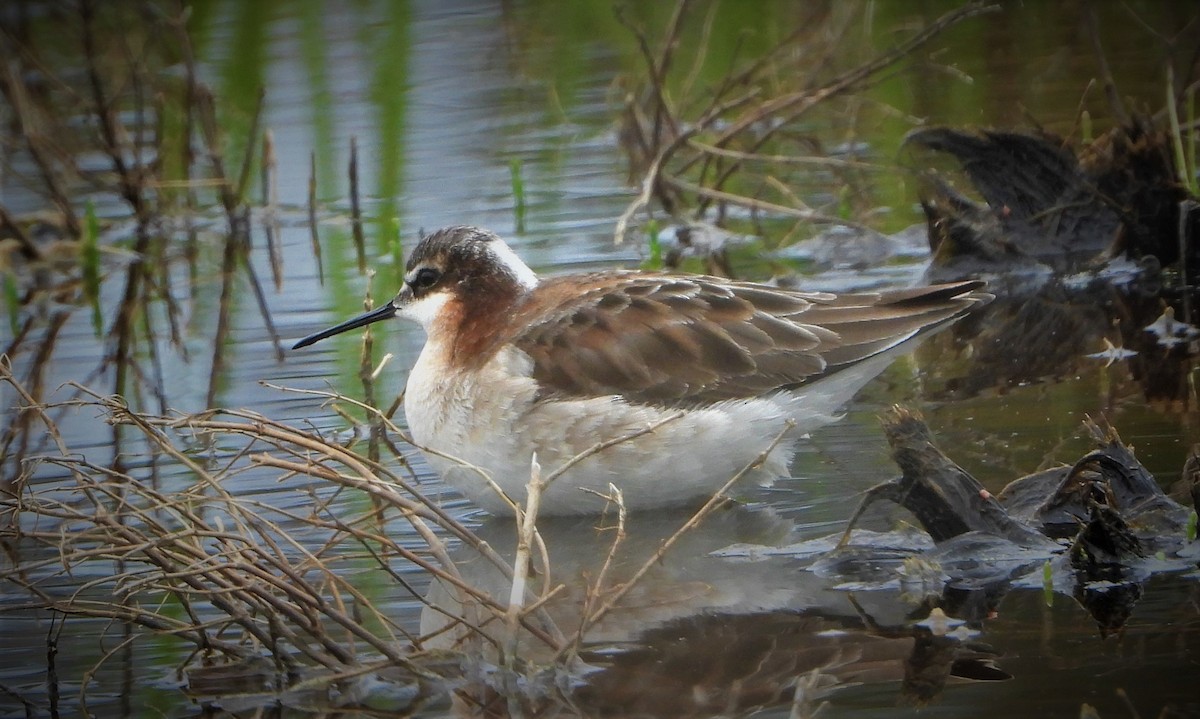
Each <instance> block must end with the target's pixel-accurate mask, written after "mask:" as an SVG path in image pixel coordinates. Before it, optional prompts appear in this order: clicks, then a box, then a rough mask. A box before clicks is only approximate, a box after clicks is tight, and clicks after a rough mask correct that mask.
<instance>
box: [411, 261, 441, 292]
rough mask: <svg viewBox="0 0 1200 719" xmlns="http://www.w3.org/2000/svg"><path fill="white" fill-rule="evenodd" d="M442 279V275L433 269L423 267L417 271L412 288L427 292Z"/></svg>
mask: <svg viewBox="0 0 1200 719" xmlns="http://www.w3.org/2000/svg"><path fill="white" fill-rule="evenodd" d="M441 278H442V273H441V272H438V271H437V270H435V269H433V268H432V267H422V268H421V269H419V270H417V275H416V277H413V280H412V286H413V289H415V290H427V289H429V288H430V287H433V286H434V285H435V284H437V281H438V280H440V279H441Z"/></svg>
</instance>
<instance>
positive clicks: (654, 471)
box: [405, 344, 861, 514]
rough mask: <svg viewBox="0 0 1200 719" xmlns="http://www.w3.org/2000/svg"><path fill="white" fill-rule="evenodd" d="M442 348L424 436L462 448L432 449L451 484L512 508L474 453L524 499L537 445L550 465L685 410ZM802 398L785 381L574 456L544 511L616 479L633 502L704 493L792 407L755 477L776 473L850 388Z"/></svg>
mask: <svg viewBox="0 0 1200 719" xmlns="http://www.w3.org/2000/svg"><path fill="white" fill-rule="evenodd" d="M438 356H439V349H438V348H437V347H431V346H430V345H428V344H427V345H426V347H425V349H424V350H423V351H422V354H421V357H420V358H419V359H418V361H417V363H416V365H414V367H413V370H412V373H411V375H410V376H409V381H408V388H407V390H406V393H405V414H406V416H407V418H408V424H409V428H410V430H411V432H412V435H413V439H414V440H415V441H416V442H417V444H419V445H421V446H422V447H424V448H427V449H430V450H433V451H434V452H436V453H442V454H445V455H449V456H451V457H454V458H457V459H458V460H461V462H460V461H455V460H454V459H449V458H447V457H439V456H436V455H435V454H431V453H428V452H427V453H426V454H427V456H428V458H429V462H430V464H431V465H432V466H433V468H434V469H436V470H437V471H438V472H439V473H440V474H441V476H442V478H443V479H444V480H445V481H446V483H447V484H449V485H451V486H452V487H454V488H455V489H457V490H458V491H460V492H461V493H462V494H464V495H465V496H466V497H467V498H468V499H470V500H471V501H472V502H474V503H475V504H476V505H478V506H479V507H481V508H483V509H485V510H487V511H489V512H491V513H493V514H511V513H512V510H511V508H510V507H509V504H508V503H507V502H506V501H504V499H503V498H502V497H500V496H499V495H498V493H497V492H496V491H495V490H494V489H493V488H491V487H490V486H489V485H488V484H487V482H486V481H484V480H483V479H482V478H481V477H480V475H479V473H478V471H476V470H474V469H470V468H468V467H466V466H464V465H463V462H465V463H468V464H470V465H474V466H475V467H477V468H479V469H482V470H484V471H485V472H487V473H488V475H489V476H490V477H491V478H492V480H493V481H494V482H495V483H496V484H497V485H498V486H499V487H500V488H501V489H502V490H503V491H504V493H505V494H507V496H508V497H509V498H511V499H512V500H514V501H516V502H518V503H523V502H524V501H525V497H526V485H527V483H528V482H529V477H530V462H531V460H532V458H533V455H534V453H535V452H536V453H537V457H538V461H539V463H540V464H541V467H542V476H543V477H545V476H548V475H549V474H550V473H552V472H553V471H554V470H555V469H557V468H558V467H560V466H561V465H562V464H563V463H565V462H567V461H569V460H570V459H571V458H572V457H574V456H576V455H578V454H580V453H582V452H585V451H588V450H589V449H591V448H593V447H594V446H595V445H596V444H598V443H600V442H604V441H607V440H610V439H613V438H616V437H625V436H629V435H631V434H633V433H635V432H637V431H638V430H642V429H644V428H646V427H647V426H649V425H651V424H653V423H656V422H659V421H661V420H663V419H664V418H665V417H667V416H668V415H672V414H674V413H675V411H674V410H670V409H661V408H655V407H648V406H643V405H631V404H628V403H626V402H624V401H623V400H621V399H619V398H617V397H597V398H590V399H569V400H542V401H535V396H536V391H537V387H536V384H535V382H534V381H533V380H532V379H531V378H530V377H529V376H528V373H529V370H530V362H529V360H528V358H527V357H526V356H524V355H523V354H522V353H520V352H519V351H516V350H508V351H506V353H502V354H501V355H499V356H497V357H496V358H495V359H494V360H493V361H492V362H491V363H490V364H489V365H487V366H485V367H484V368H482V369H481V370H479V371H475V372H471V373H447V372H445V371H444V370H443V369H442V368H444V367H445V366H446V365H445V364H444V363H442V362H440V361H436V360H437V358H438ZM858 384H861V383H858ZM854 389H857V385H856V386H855V388H854ZM806 394H807V393H806ZM800 399H801V398H798V397H796V396H795V395H792V394H785V393H781V394H778V395H776V396H774V397H771V398H757V399H750V400H734V401H728V402H722V403H720V404H717V405H714V406H711V407H707V408H703V409H694V410H687V411H684V412H683V414H682V416H680V417H678V418H677V419H673V420H670V421H667V422H666V423H665V424H662V425H661V426H659V427H658V428H657V429H655V430H654V431H653V432H651V433H649V434H645V435H642V436H640V437H637V438H635V439H631V440H629V441H626V442H622V443H619V444H616V445H614V446H612V447H608V448H606V449H604V450H602V451H600V452H598V453H596V454H594V455H592V456H589V457H588V458H586V459H584V460H583V461H581V462H580V463H579V464H577V465H575V466H573V467H572V468H571V469H570V470H568V471H567V472H566V473H565V474H563V475H562V476H561V477H559V478H558V479H557V480H555V481H554V483H553V484H552V485H551V486H550V487H549V488H547V490H546V491H545V493H544V494H543V497H542V503H541V511H542V512H543V513H545V514H598V513H600V512H601V511H603V509H604V505H605V501H606V500H605V499H604V498H603V497H604V496H607V495H609V494H610V493H611V492H610V488H609V485H610V484H611V485H614V486H616V487H617V488H619V489H620V490H621V491H622V493H623V499H624V503H625V506H626V507H627V508H628V509H630V510H632V511H636V510H644V509H652V508H656V507H669V506H678V505H682V504H689V503H698V502H700V501H703V499H705V498H707V497H709V496H711V495H712V494H713V493H715V492H716V491H717V490H718V489H719V488H720V487H721V486H722V485H723V484H724V483H725V482H726V481H728V480H729V479H730V478H731V477H733V476H734V475H735V474H736V473H737V472H739V471H740V470H742V469H743V468H744V467H746V466H747V465H749V464H750V463H752V462H754V461H755V459H756V458H757V457H758V456H759V455H760V454H761V453H762V452H763V451H764V450H766V449H767V448H768V447H769V446H770V444H771V442H772V440H773V439H774V438H775V436H776V435H777V434H778V433H779V432H780V431H781V430H782V429H783V428H784V427H785V426H786V421H787V419H789V418H792V419H794V420H796V421H797V422H798V425H799V426H798V428H797V430H795V431H794V432H793V436H792V437H790V438H789V440H788V441H785V442H783V443H781V444H780V445H779V446H777V447H776V448H775V450H774V451H773V452H772V453H771V455H770V457H769V458H768V461H767V462H766V463H765V464H764V466H763V467H762V468H760V469H759V470H757V471H756V472H754V473H753V476H754V480H755V481H760V482H762V481H769V480H772V479H774V478H775V477H776V476H779V475H781V474H784V473H786V469H787V463H788V461H789V460H790V458H791V455H792V451H793V447H792V444H793V441H794V435H795V434H796V433H799V432H805V431H808V430H811V429H812V428H813V427H814V426H815V425H816V424H823V423H825V422H827V421H829V420H830V419H832V417H831V416H830V413H831V412H832V410H833V409H834V408H836V406H837V404H840V403H841V401H844V399H845V398H842V399H840V400H838V401H837V403H836V404H830V403H825V402H817V403H816V404H815V405H812V403H809V402H806V403H805V409H803V410H802V409H801V404H800V402H799V400H800ZM598 495H599V496H598Z"/></svg>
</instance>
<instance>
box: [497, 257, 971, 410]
mask: <svg viewBox="0 0 1200 719" xmlns="http://www.w3.org/2000/svg"><path fill="white" fill-rule="evenodd" d="M979 285H980V283H958V284H954V285H942V286H936V287H930V288H919V289H915V290H897V291H893V292H883V293H867V294H854V295H840V296H835V295H830V294H825V293H805V292H796V291H791V290H785V289H774V288H770V287H764V286H762V285H757V284H751V283H743V282H730V281H728V280H722V279H717V278H711V277H691V276H674V275H653V274H645V273H633V272H630V273H597V274H592V275H584V276H579V275H576V276H573V277H570V278H563V279H561V280H555V279H550V280H546V281H545V282H543V283H542V284H541V285H539V286H538V288H537V289H536V290H535V291H534V293H533V295H532V296H531V297H530V298H529V300H528V301H527V302H526V303H525V304H524V305H523V306H522V308H521V309H519V310H518V312H517V313H516V314H515V315H514V317H513V318H512V324H511V326H513V327H519V328H522V329H521V330H520V331H519V334H517V335H516V336H515V337H513V338H512V341H513V343H514V344H515V345H516V346H517V347H518V348H520V349H521V350H522V351H524V352H525V353H526V354H527V355H528V356H529V357H530V358H531V359H532V361H533V376H534V379H536V380H537V381H538V382H539V383H540V384H541V386H542V387H543V388H544V393H545V394H546V395H548V396H550V395H558V396H563V395H565V396H589V395H619V396H622V397H625V398H626V399H628V400H630V401H633V402H648V403H669V404H676V403H678V404H686V403H690V402H701V401H713V400H720V399H732V398H739V397H750V396H754V395H758V394H762V393H763V392H768V391H771V390H775V389H781V388H790V387H795V386H797V385H800V384H803V383H804V382H806V381H808V380H811V379H813V378H815V377H817V376H820V375H822V374H825V373H827V372H828V371H830V370H832V369H835V368H836V367H838V366H840V365H844V364H849V363H853V362H855V361H857V360H860V359H862V358H864V357H869V356H871V355H873V354H876V353H878V352H881V351H883V350H885V349H887V348H889V347H891V346H894V345H895V344H897V343H898V342H900V341H903V340H904V339H907V338H908V337H909V336H911V335H912V334H914V333H916V332H917V331H918V330H920V329H922V328H924V327H927V326H930V325H931V324H936V323H937V322H939V321H942V320H945V319H948V318H950V317H953V316H955V315H957V314H959V313H961V312H963V311H964V310H965V309H966V308H967V307H969V306H970V305H971V304H973V303H974V301H975V300H972V299H970V298H969V297H965V295H967V294H968V293H969V292H970V291H971V290H972V289H975V288H976V287H977V286H979Z"/></svg>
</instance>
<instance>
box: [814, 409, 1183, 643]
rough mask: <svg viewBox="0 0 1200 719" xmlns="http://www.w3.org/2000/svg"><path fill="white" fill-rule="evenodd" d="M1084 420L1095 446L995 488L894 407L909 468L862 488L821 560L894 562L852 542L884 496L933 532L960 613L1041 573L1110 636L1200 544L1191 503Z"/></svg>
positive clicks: (844, 565)
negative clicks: (1160, 577)
mask: <svg viewBox="0 0 1200 719" xmlns="http://www.w3.org/2000/svg"><path fill="white" fill-rule="evenodd" d="M1085 426H1086V428H1087V430H1088V431H1089V433H1090V434H1091V436H1092V437H1093V439H1094V440H1095V441H1096V443H1097V449H1095V450H1093V451H1091V452H1089V453H1087V454H1086V455H1085V456H1084V457H1082V458H1081V459H1080V460H1079V461H1078V462H1076V463H1075V465H1074V466H1071V467H1060V468H1056V469H1052V470H1047V471H1043V472H1038V473H1036V474H1032V475H1029V476H1027V477H1023V478H1021V479H1018V480H1016V481H1014V482H1012V483H1011V484H1009V485H1008V486H1007V487H1006V488H1005V489H1004V490H1003V491H1002V492H1001V493H1000V494H999V495H995V496H994V495H992V494H991V493H990V492H988V491H987V490H986V489H985V488H984V487H983V485H982V484H980V483H979V482H978V480H976V479H975V478H974V477H972V476H971V475H970V474H969V473H967V472H966V471H965V470H963V469H962V468H961V467H959V466H958V465H957V464H955V463H954V462H953V461H952V460H950V458H949V457H947V456H946V455H945V454H944V453H943V452H942V451H941V450H940V449H938V447H937V446H936V445H935V444H934V443H933V439H932V435H931V434H930V432H929V429H928V427H927V426H926V425H925V423H924V422H923V421H922V420H921V418H920V417H919V416H917V415H916V414H914V413H912V412H910V411H908V410H905V409H902V408H895V409H894V410H893V411H892V412H891V413H890V414H889V415H888V416H887V417H886V418H885V419H884V429H885V433H886V434H887V437H888V441H889V442H890V443H891V445H892V452H893V458H894V459H895V461H896V463H897V464H898V465H899V466H900V468H901V471H902V475H901V476H900V477H899V478H896V479H893V480H891V481H888V482H885V483H883V484H881V485H879V486H877V487H876V488H874V489H873V490H871V491H869V492H868V493H867V496H866V497H865V498H864V500H863V503H862V506H860V507H859V510H858V511H857V512H856V513H855V515H854V518H852V520H851V523H850V527H848V528H847V530H846V533H845V534H844V535H843V540H842V543H841V545H839V547H838V548H837V549H835V550H833V551H832V552H830V553H829V554H827V555H826V556H824V557H822V558H821V559H820V560H819V561H818V562H817V564H816V565H814V566H815V567H824V568H825V569H824V571H825V572H826V573H828V572H829V569H830V568H831V567H836V568H838V569H840V570H845V571H846V572H847V576H849V575H850V574H851V573H852V574H853V576H855V577H860V578H861V577H862V576H863V575H862V574H861V571H860V568H861V567H862V566H864V565H865V566H866V567H871V566H874V565H875V564H876V563H878V562H880V561H885V562H889V563H892V564H894V563H895V562H896V561H897V558H896V556H895V550H894V549H890V550H889V549H886V548H881V547H879V546H876V545H875V544H874V543H872V544H868V545H866V546H856V545H855V544H853V543H848V542H849V540H850V538H851V537H852V536H857V534H855V535H852V534H851V530H852V529H853V525H854V522H855V521H856V520H857V518H858V517H860V516H861V514H862V512H863V511H864V510H865V509H866V507H867V506H869V505H870V504H872V503H874V502H876V501H878V500H879V499H888V500H891V501H893V502H895V503H897V504H899V505H901V506H903V507H904V508H905V509H907V510H909V511H910V512H912V513H913V515H915V516H916V518H917V519H918V521H919V522H920V524H921V526H922V527H923V529H924V530H925V531H926V532H928V534H929V536H930V537H932V539H933V540H934V542H935V544H936V547H935V548H934V549H933V550H926V551H922V552H918V554H919V556H920V557H922V558H923V559H924V560H925V561H928V562H929V563H930V565H931V566H933V567H936V568H937V571H938V572H940V574H941V577H942V579H943V580H944V588H945V591H944V593H943V597H942V599H941V601H942V603H943V605H956V604H957V605H958V606H956V607H955V609H954V611H955V612H956V616H985V615H986V613H987V612H988V611H989V608H990V607H994V606H995V605H996V603H998V601H999V598H1000V597H1001V596H1003V594H1004V593H1005V592H1007V591H1008V589H1010V588H1011V587H1013V586H1019V585H1024V586H1037V585H1038V575H1039V574H1044V576H1042V577H1041V582H1040V583H1041V584H1042V585H1044V586H1045V587H1047V588H1053V590H1054V591H1063V592H1066V593H1068V594H1070V595H1071V596H1073V597H1074V598H1075V599H1076V600H1077V601H1078V602H1079V603H1080V604H1081V605H1083V606H1084V608H1086V609H1087V610H1088V611H1089V612H1090V613H1091V614H1092V616H1093V617H1094V618H1095V619H1096V621H1097V623H1098V624H1099V627H1100V631H1101V634H1102V635H1103V636H1107V635H1109V634H1113V633H1116V632H1119V631H1120V630H1121V628H1122V627H1123V626H1124V623H1125V621H1126V620H1127V619H1128V618H1129V616H1130V615H1131V614H1132V613H1133V610H1134V607H1135V606H1136V604H1137V602H1138V600H1139V599H1141V597H1142V591H1143V590H1142V582H1144V581H1145V580H1146V579H1148V578H1149V577H1150V576H1152V575H1154V574H1156V573H1162V572H1182V571H1188V570H1192V569H1195V568H1196V566H1197V560H1198V559H1200V551H1198V546H1197V542H1196V541H1195V538H1194V537H1191V536H1189V533H1190V531H1191V529H1190V527H1192V526H1194V519H1193V518H1192V517H1193V514H1192V511H1191V510H1189V509H1188V508H1187V507H1185V506H1183V505H1181V504H1179V503H1178V502H1176V501H1175V500H1174V499H1172V498H1171V497H1169V496H1168V495H1167V494H1165V493H1164V492H1163V491H1162V489H1161V488H1160V487H1159V486H1158V483H1157V482H1156V481H1154V477H1153V476H1152V475H1151V474H1150V473H1149V472H1148V471H1147V470H1146V469H1145V467H1143V466H1142V464H1141V463H1140V462H1139V461H1138V460H1137V458H1136V457H1135V456H1134V454H1133V452H1132V451H1131V450H1130V449H1129V447H1127V446H1126V445H1125V444H1124V443H1123V442H1121V439H1120V437H1119V436H1118V435H1117V433H1116V430H1114V429H1113V428H1111V427H1102V426H1101V425H1099V424H1097V423H1095V422H1093V421H1091V420H1088V421H1087V422H1086V425H1085ZM1192 486H1194V485H1192ZM909 564H910V565H911V562H909ZM1045 567H1049V569H1048V570H1047V571H1046V572H1045V573H1042V572H1038V571H1037V570H1038V569H1039V568H1045ZM868 573H869V570H868ZM969 606H975V609H974V610H969V609H967V607H969Z"/></svg>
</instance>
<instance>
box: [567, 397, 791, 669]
mask: <svg viewBox="0 0 1200 719" xmlns="http://www.w3.org/2000/svg"><path fill="white" fill-rule="evenodd" d="M795 426H796V423H795V421H793V420H790V419H789V420H788V421H787V422H785V423H784V427H783V429H781V430H780V431H779V433H778V434H776V435H775V438H774V439H772V440H771V442H770V444H768V445H767V447H766V449H764V450H763V451H762V452H761V453H759V455H758V456H757V457H755V458H754V459H753V460H751V461H750V462H749V463H747V464H746V466H744V467H742V468H741V469H740V470H738V472H737V473H736V474H734V475H733V476H732V477H730V478H729V480H728V481H726V482H725V484H723V485H721V488H720V489H718V490H717V491H716V493H714V494H713V496H712V497H710V498H709V499H708V501H707V502H705V503H704V506H702V507H700V509H698V510H696V513H695V514H693V515H692V516H691V518H689V519H688V521H686V522H684V523H683V525H682V526H680V527H679V529H677V530H675V532H674V533H673V534H672V535H671V536H670V537H667V539H666V541H664V542H663V543H662V545H661V546H659V548H658V549H657V550H656V551H655V552H654V554H653V555H651V556H650V558H649V559H647V560H646V561H645V562H644V563H643V564H642V566H641V567H639V568H638V570H637V571H636V572H634V574H633V576H632V577H630V579H629V580H628V581H626V582H625V583H623V584H621V585H620V586H619V587H617V588H616V590H615V591H613V592H612V593H611V594H610V595H609V596H608V597H607V598H605V600H604V601H603V602H602V603H601V605H600V607H599V608H598V609H596V610H595V611H593V612H592V613H591V614H590V615H589V616H586V617H584V619H583V621H582V625H581V627H580V630H579V632H577V633H576V635H575V643H574V644H572V646H571V647H569V648H567V649H564V650H563V651H560V652H559V653H558V655H556V656H555V659H556V660H558V659H561V658H562V657H563V656H564V654H565V653H566V652H567V651H568V650H569V651H570V652H574V651H575V650H576V649H577V648H578V642H580V641H582V639H583V637H584V635H585V634H586V632H587V631H588V630H590V629H591V628H592V627H594V626H596V624H597V623H599V622H600V620H601V619H603V618H604V617H605V616H606V615H607V614H608V613H609V612H610V611H612V610H613V609H614V608H615V607H616V605H617V603H618V602H620V601H621V599H623V598H624V597H625V595H626V594H628V593H629V591H630V590H631V589H633V588H634V586H636V585H637V583H638V582H640V581H641V579H642V577H644V576H646V574H647V573H648V572H649V571H650V570H651V569H652V568H653V567H654V566H656V565H657V564H658V563H659V562H661V561H662V558H663V557H664V556H665V555H666V553H667V552H668V551H670V549H671V547H673V546H675V543H676V542H678V541H679V540H680V538H682V537H683V535H685V534H687V533H688V532H690V531H691V530H693V529H695V528H696V527H698V526H700V524H701V523H702V522H703V521H704V520H705V519H707V518H708V515H710V514H712V512H713V510H715V509H716V508H717V507H718V506H719V505H720V504H721V503H722V502H723V501H724V500H725V499H726V497H725V493H726V492H728V491H729V489H730V488H731V487H733V485H735V484H737V483H738V482H739V481H740V480H741V479H742V478H743V477H745V476H746V475H747V474H748V473H749V472H750V471H751V470H753V469H755V468H757V467H760V466H762V464H763V463H764V462H766V461H767V457H768V456H770V454H771V452H772V451H774V450H775V448H776V447H778V446H779V443H780V442H782V441H783V438H784V437H785V436H787V434H788V432H790V431H792V429H794V428H795Z"/></svg>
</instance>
